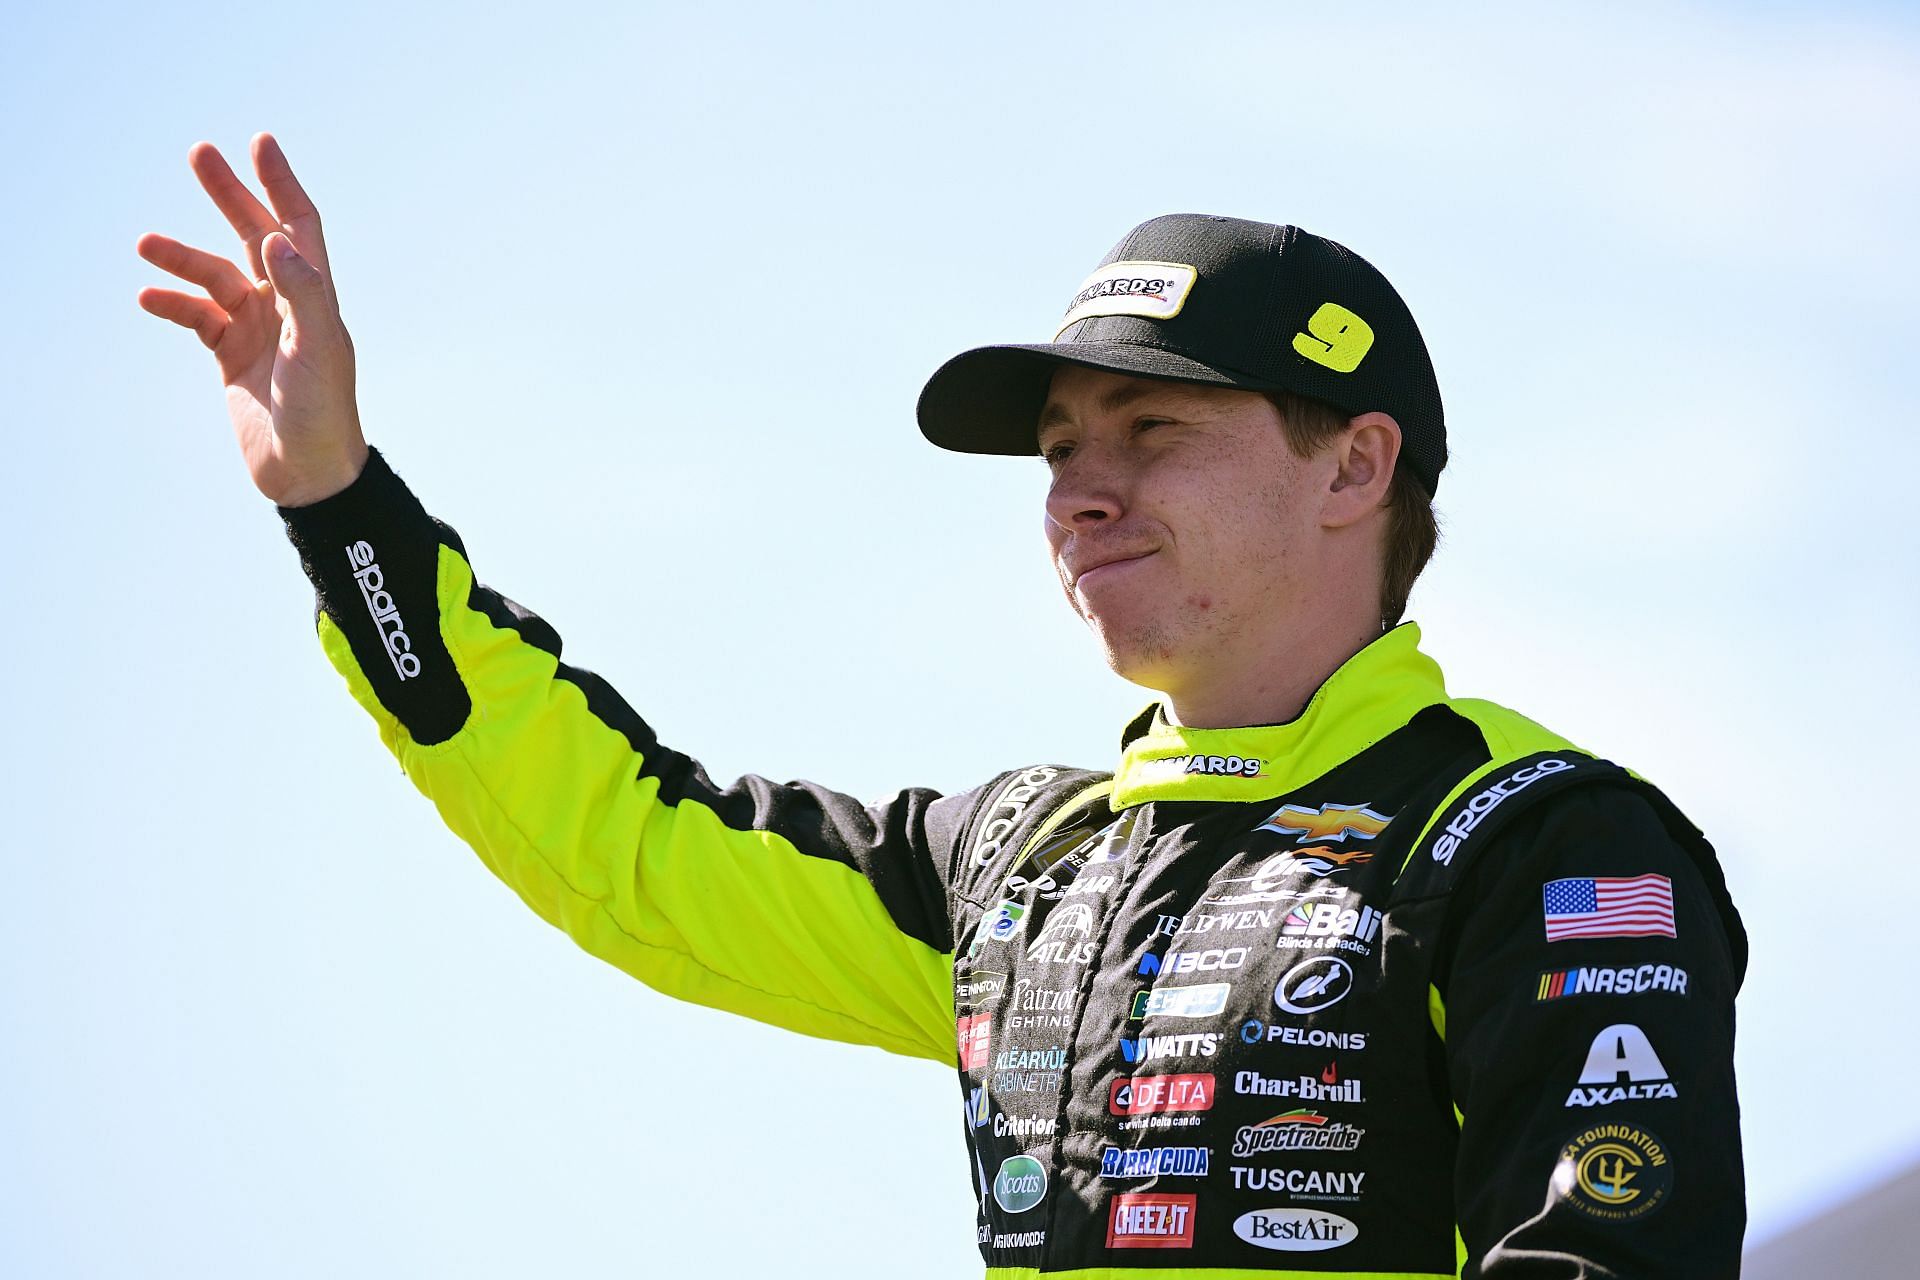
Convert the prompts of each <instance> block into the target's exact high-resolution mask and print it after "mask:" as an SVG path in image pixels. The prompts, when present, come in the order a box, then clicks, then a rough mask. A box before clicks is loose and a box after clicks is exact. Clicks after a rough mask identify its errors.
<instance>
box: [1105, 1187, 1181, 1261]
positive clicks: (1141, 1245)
mask: <svg viewBox="0 0 1920 1280" xmlns="http://www.w3.org/2000/svg"><path fill="white" fill-rule="evenodd" d="M1197 1199H1198V1197H1197V1196H1192V1195H1183V1196H1182V1195H1161V1194H1156V1193H1153V1192H1134V1193H1128V1194H1125V1195H1117V1196H1115V1197H1114V1198H1113V1208H1112V1209H1111V1210H1110V1211H1109V1213H1108V1215H1107V1248H1109V1249H1191V1248H1193V1214H1194V1203H1195V1201H1196V1200H1197Z"/></svg>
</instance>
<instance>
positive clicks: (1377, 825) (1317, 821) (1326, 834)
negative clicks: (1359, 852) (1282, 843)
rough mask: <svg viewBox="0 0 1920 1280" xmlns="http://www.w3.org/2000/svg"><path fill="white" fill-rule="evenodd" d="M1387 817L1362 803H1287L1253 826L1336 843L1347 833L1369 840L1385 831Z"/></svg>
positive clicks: (1301, 839) (1305, 838)
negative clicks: (1305, 805) (1315, 806)
mask: <svg viewBox="0 0 1920 1280" xmlns="http://www.w3.org/2000/svg"><path fill="white" fill-rule="evenodd" d="M1390 821H1392V819H1391V818H1389V817H1388V816H1387V815H1386V814H1383V813H1375V812H1374V811H1373V810H1372V809H1369V808H1368V807H1367V806H1366V805H1363V804H1323V805H1321V806H1320V807H1319V808H1318V809H1306V808H1302V807H1301V806H1300V805H1297V804H1289V805H1282V806H1281V807H1280V808H1278V809H1276V810H1275V811H1274V814H1273V816H1272V817H1270V818H1268V819H1267V820H1266V821H1265V822H1263V823H1261V824H1260V825H1259V826H1258V827H1255V828H1254V830H1256V831H1274V832H1278V833H1279V834H1280V835H1283V836H1294V837H1296V838H1298V839H1299V840H1300V841H1302V842H1305V841H1308V840H1313V841H1332V842H1334V843H1336V844H1338V843H1341V842H1343V841H1345V840H1346V839H1347V837H1349V836H1352V837H1353V838H1354V839H1356V840H1371V839H1373V838H1374V837H1375V836H1377V835H1379V834H1380V833H1381V832H1382V831H1385V830H1386V829H1387V823H1388V822H1390Z"/></svg>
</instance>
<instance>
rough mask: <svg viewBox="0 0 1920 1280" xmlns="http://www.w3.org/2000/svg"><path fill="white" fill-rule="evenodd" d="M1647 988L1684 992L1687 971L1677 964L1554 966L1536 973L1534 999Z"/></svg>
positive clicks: (1623, 993)
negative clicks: (1548, 970) (1577, 967)
mask: <svg viewBox="0 0 1920 1280" xmlns="http://www.w3.org/2000/svg"><path fill="white" fill-rule="evenodd" d="M1649 991H1664V992H1666V993H1667V994H1668V995H1676V996H1684V995H1686V994H1687V971H1686V970H1685V969H1682V968H1681V967H1680V966H1679V965H1677V964H1643V965H1622V966H1620V967H1619V968H1614V969H1605V968H1580V969H1554V970H1552V971H1551V972H1548V973H1543V974H1541V975H1540V985H1539V986H1538V987H1537V988H1536V989H1535V991H1534V997H1533V998H1534V1000H1535V1001H1545V1000H1565V999H1567V998H1568V997H1569V996H1639V995H1645V994H1646V993H1647V992H1649Z"/></svg>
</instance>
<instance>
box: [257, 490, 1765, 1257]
mask: <svg viewBox="0 0 1920 1280" xmlns="http://www.w3.org/2000/svg"><path fill="white" fill-rule="evenodd" d="M282 515H283V517H284V518H285V520H286V523H287V526H288V532H289V535H290V537H291V538H292V540H293V542H294V544H295V545H296V547H297V548H298V550H299V552H300V555H301V559H302V562H303V564H304V566H305V568H306V570H307V572H308V574H309V576H310V577H311V579H312V581H313V582H314V584H315V587H316V589H317V591H318V595H319V609H318V614H317V621H318V628H319V632H320V639H321V642H322V645H323V647H324V649H325V652H326V654H327V657H328V658H329V660H330V661H331V662H332V664H333V666H334V667H335V668H336V669H337V670H338V671H339V672H340V674H341V675H342V676H343V677H345V679H346V681H347V684H348V686H349V688H350V690H351V691H352V694H353V696H354V697H355V698H356V699H357V700H358V701H359V702H360V704H361V705H362V706H363V707H364V708H365V709H366V710H367V712H368V713H369V714H370V715H371V716H372V717H373V719H374V721H375V722H376V724H377V725H378V727H379V732H380V736H381V738H382V740H383V741H384V742H385V743H386V745H387V746H388V748H389V749H390V750H392V751H393V752H394V754H395V755H396V756H397V757H398V758H399V761H400V763H401V765H402V766H403V767H404V769H405V771H406V773H407V775H408V776H409V777H410V778H411V779H412V780H413V782H414V784H415V785H416V786H417V787H418V788H419V789H420V790H421V791H422V792H423V793H425V794H426V795H427V796H428V797H429V798H430V799H431V800H432V801H433V803H434V804H435V805H436V806H437V807H438V809H439V811H440V813H441V815H442V817H443V818H444V819H445V821H446V822H447V824H448V825H449V826H450V827H452V828H453V830H454V831H455V832H457V833H458V834H459V835H460V836H461V837H462V838H463V839H465V840H466V841H467V842H468V843H469V844H470V845H472V847H473V848H474V850H475V851H476V852H477V853H478V854H479V855H480V858H481V860H482V861H483V862H485V863H486V865H487V866H488V868H489V869H490V870H492V871H493V872H494V874H495V875H497V876H498V877H500V879H502V880H503V881H505V882H506V883H507V884H508V885H509V886H510V887H511V888H512V889H513V890H514V891H515V892H516V893H518V894H519V895H520V896H521V897H522V898H523V899H524V900H525V901H526V902H527V904H528V905H529V906H531V907H532V908H533V910H534V911H536V912H537V913H538V914H540V915H541V916H542V917H543V918H545V919H546V920H547V921H549V922H550V923H552V924H554V925H556V926H558V927H559V928H561V929H563V930H565V931H566V932H567V933H568V934H569V935H570V936H571V937H572V938H573V939H574V940H575V941H576V942H577V943H578V944H579V945H580V946H581V947H583V948H585V949H586V950H587V951H589V952H591V953H593V954H594V955H596V956H599V957H600V958H602V959H603V960H606V961H607V962H609V963H611V964H614V965H616V966H618V967H619V968H621V969H623V970H625V971H626V972H628V973H630V974H632V975H633V976H635V977H637V978H639V979H640V980H641V981H643V982H645V983H647V984H648V985H650V986H652V987H654V988H656V989H658V990H660V991H663V992H666V993H667V994H670V995H673V996H677V997H679V998H681V999H685V1000H691V1001H695V1002H698V1003H700V1004H705V1005H710V1006H714V1007H718V1008H723V1009H730V1010H733V1011H735V1012H738V1013H742V1014H745V1015H747V1016H749V1017H753V1018H757V1019H760V1020H762V1021H765V1022H769V1023H773V1024H775V1025H778V1026H782V1027H787V1028H791V1029H793V1030H795V1031H801V1032H805V1033H807V1034H809V1035H814V1036H822V1037H826V1038H829V1039H835V1040H844V1041H850V1042H854V1043H861V1044H871V1045H877V1046H879V1047H881V1048H884V1049H888V1050H891V1051H893V1052H895V1053H901V1054H909V1055H914V1056H919V1057H925V1058H930V1059H933V1060H934V1061H936V1062H941V1063H945V1064H947V1065H948V1066H949V1067H953V1068H956V1069H957V1072H958V1075H959V1082H960V1095H961V1099H962V1101H963V1104H964V1114H965V1118H966V1119H965V1132H966V1138H967V1142H968V1145H969V1148H970V1156H971V1165H972V1169H973V1176H974V1181H975V1184H976V1187H977V1191H978V1198H979V1218H978V1223H977V1232H978V1240H979V1243H980V1247H981V1252H982V1255H983V1257H984V1258H985V1260H986V1263H987V1267H988V1275H989V1276H991V1277H1016V1276H1032V1275H1035V1274H1040V1273H1048V1274H1051V1273H1060V1272H1067V1273H1073V1274H1075V1275H1079V1276H1085V1277H1095V1276H1100V1277H1107V1276H1114V1277H1118V1276H1129V1275H1134V1274H1146V1273H1149V1272H1151V1273H1157V1274H1173V1275H1186V1276H1202V1275H1204V1276H1208V1277H1223V1276H1229V1275H1234V1274H1239V1273H1242V1272H1248V1273H1259V1274H1263V1275H1272V1274H1276V1273H1277V1274H1281V1275H1299V1276H1307V1275H1316V1276H1317V1275H1328V1274H1334V1275H1346V1276H1366V1277H1413V1276H1419V1277H1428V1276H1451V1275H1464V1276H1485V1277H1489V1278H1490V1280H1519V1278H1520V1277H1543V1278H1544V1277H1575V1276H1580V1277H1592V1276H1617V1277H1665V1276H1675V1277H1678V1276H1685V1277H1690V1278H1692V1280H1699V1278H1701V1277H1714V1276H1731V1275H1735V1274H1737V1269H1738V1257H1739V1248H1740V1239H1741V1234H1742V1230H1743V1226H1744V1221H1745V1202H1744V1193H1743V1184H1742V1173H1741V1156H1740V1133H1739V1123H1738V1105H1737V1102H1736V1099H1735V1092H1734V1079H1733V1067H1732V1056H1733V1001H1734V994H1735V991H1736V990H1737V988H1738V986H1739V983H1740V980H1741V977H1742V975H1743V972H1744V969H1745V965H1746V941H1745V935H1744V932H1743V930H1742V928H1741V925H1740V921H1739V917H1738V915H1737V914H1736V912H1735V911H1734V908H1733V905H1732V903H1731V901H1730V900H1729V898H1728V895H1727V891H1726V887H1725V883H1724V879H1723V877H1722V875H1721V873H1720V870H1719V867H1718V864H1717V862H1716V861H1715V857H1714V854H1713V851H1712V849H1711V847H1710V846H1709V845H1708V844H1707V842H1706V841H1705V839H1704V838H1703V837H1702V836H1701V835H1700V833H1699V832H1698V831H1697V830H1696V829H1695V828H1694V827H1693V826H1692V825H1691V824H1690V823H1689V822H1688V821H1687V820H1686V819H1685V818H1684V817H1682V816H1681V815H1680V813H1679V812H1678V811H1677V810H1676V809H1675V808H1674V807H1673V806H1672V805H1671V804H1670V803H1669V802H1668V801H1667V800H1666V799H1665V798H1664V797H1663V796H1662V795H1661V794H1660V793H1659V792H1658V791H1657V790H1655V789H1654V788H1653V787H1652V786H1650V785H1649V784H1647V783H1646V782H1644V781H1643V780H1641V779H1639V778H1638V777H1636V776H1635V775H1633V774H1631V773H1629V772H1628V771H1626V770H1624V769H1621V768H1619V767H1617V766H1615V765H1612V764H1609V763H1607V762H1604V761H1601V760H1598V759H1596V758H1594V757H1593V756H1591V755H1589V754H1587V753H1585V752H1582V751H1580V750H1578V749H1576V748H1574V747H1573V746H1572V745H1571V744H1569V743H1568V742H1566V741H1564V740H1562V739H1561V738H1559V737H1557V736H1555V735H1554V734H1552V733H1550V732H1548V731H1547V730H1545V729H1543V728H1541V727H1540V726H1539V725H1537V724H1534V723H1532V722H1531V721H1529V720H1526V719H1524V718H1522V717H1521V716H1519V715H1516V714H1515V713H1513V712H1511V711H1508V710H1505V709H1503V708H1501V707H1498V706H1494V705H1492V704H1490V703H1485V702H1478V701H1471V700H1465V699H1457V698H1453V697H1450V696H1449V695H1448V693H1447V692H1446V689H1445V687H1444V685H1443V683H1442V680H1441V675H1440V671H1439V669H1438V667H1437V666H1436V665H1435V664H1434V663H1433V662H1432V660H1430V659H1429V658H1428V657H1426V656H1425V655H1424V654H1423V653H1421V652H1420V650H1419V647H1418V641H1419V633H1418V630H1417V629H1416V628H1415V627H1414V626H1413V625H1412V624H1403V625H1402V626H1400V627H1397V628H1395V629H1394V630H1392V631H1390V632H1388V633H1386V634H1385V635H1383V636H1381V637H1380V638H1379V639H1377V640H1376V641H1374V642H1373V643H1372V644H1370V645H1368V646H1367V647H1366V648H1364V649H1363V650H1361V651H1360V652H1359V653H1357V654H1355V655H1354V656H1353V657H1352V658H1351V659H1350V660H1349V661H1348V662H1347V663H1346V664H1345V665H1343V666H1342V667H1341V668H1340V669H1339V670H1338V671H1337V672H1335V673H1334V675H1333V676H1331V677H1330V678H1329V679H1328V680H1327V681H1326V683H1325V684H1324V685H1323V686H1322V687H1321V688H1320V689H1319V691H1318V692H1317V693H1316V694H1315V696H1314V697H1313V699H1312V701H1311V702H1310V703H1309V704H1308V706H1307V707H1306V709H1305V710H1304V711H1303V712H1302V713H1301V715H1300V716H1299V717H1298V718H1296V719H1295V720H1293V721H1292V722H1290V723H1287V724H1283V725H1268V726H1258V727H1251V728H1238V729H1189V728H1181V727H1176V726H1173V725H1169V724H1167V723H1165V721H1164V720H1163V719H1162V718H1161V717H1160V716H1159V715H1158V713H1157V712H1156V711H1149V712H1148V713H1146V714H1144V715H1142V716H1141V717H1140V718H1139V719H1138V720H1136V721H1135V722H1134V724H1133V725H1132V726H1130V727H1129V728H1128V729H1127V731H1126V734H1125V737H1124V741H1123V748H1122V752H1121V755H1120V759H1119V762H1118V764H1117V765H1116V767H1115V768H1114V769H1113V770H1112V771H1110V772H1107V771H1092V770H1084V769H1073V768H1067V767H1064V766H1059V765H1037V766H1031V767H1026V768H1021V769H1015V770H1012V771H1010V772H1008V773H1005V774H1002V775H1001V776H999V777H997V778H995V779H992V780H991V781H989V782H988V783H987V784H986V785H984V786H982V787H979V788H976V789H974V790H972V791H968V792H965V793H963V794H959V795H951V796H941V795H938V794H935V793H933V792H931V791H926V790H908V791H903V792H901V793H900V794H898V795H896V796H894V797H892V798H891V799H889V800H886V801H883V802H881V803H878V804H873V805H864V804H862V803H860V802H858V801H856V800H854V799H851V798H849V797H847V796H845V795H841V794H839V793H836V792H833V791H830V790H827V789H825V788H822V787H818V786H815V785H812V784H810V783H804V782H796V783H784V784H777V783H773V782H770V781H767V780H766V779H763V778H759V777H751V776H750V777H746V778H742V779H740V780H739V781H738V782H736V783H734V784H733V785H732V786H729V787H724V788H722V787H719V786H716V785H715V784H714V783H713V782H712V781H710V780H709V779H708V777H707V775H706V774H705V772H704V771H703V770H702V769H701V768H700V766H699V765H698V764H697V763H695V762H694V761H693V760H691V759H689V758H688V757H687V756H685V755H682V754H680V753H678V752H676V751H674V750H672V749H670V748H668V747H665V746H663V745H661V744H660V743H659V742H658V741H657V740H656V738H655V736H654V734H653V732H652V730H651V729H649V728H648V726H647V724H646V723H645V722H644V721H643V720H642V719H641V718H640V717H639V716H638V715H636V714H635V713H634V711H633V710H632V709H631V708H630V707H628V705H627V704H626V703H625V702H624V701H623V700H622V699H621V698H620V696H619V695H618V694H617V693H615V692H614V690H613V689H612V688H611V687H609V686H608V685H607V684H606V683H605V682H604V681H603V680H601V679H600V678H599V677H597V676H595V675H593V674H591V673H589V672H587V671H583V670H581V669H579V668H576V667H573V666H570V665H568V664H567V663H565V662H563V661H561V656H560V638H559V636H558V635H557V634H556V633H555V632H554V630H553V629H552V628H551V627H550V626H549V625H548V624H547V623H545V622H544V621H542V620H541V619H540V618H538V617H536V616H535V615H533V614H532V613H530V612H528V611H527V610H525V609H523V608H521V607H520V606H518V605H516V604H514V603H513V602H512V601H510V600H507V599H506V598H504V597H502V596H501V595H499V594H497V593H495V592H494V591H491V590H489V589H488V588H486V587H484V586H482V585H480V583H479V582H478V581H477V580H476V579H475V577H474V573H473V569H472V568H471V566H470V564H469V562H468V558H467V554H466V551H465V549H464V547H463V546H462V544H461V542H460V539H459V538H458V536H456V535H455V533H454V532H453V531H452V530H451V529H449V528H448V527H447V526H445V525H444V524H441V523H439V522H437V521H435V520H433V519H432V518H431V517H429V516H428V514H427V513H426V511H425V510H424V509H423V508H422V507H421V505H420V503H419V502H418V501H417V500H416V499H415V498H414V496H413V495H412V493H411V492H410V491H409V490H408V489H407V488H406V486H405V485H404V484H402V482H401V481H400V480H399V479H398V478H397V477H396V476H395V475H394V473H393V472H392V471H391V470H390V469H389V467H388V466H387V464H386V462H385V461H384V460H383V459H382V458H381V457H380V456H379V454H378V453H377V452H376V453H374V454H373V456H372V457H371V458H370V460H369V462H368V465H367V468H366V471H365V473H364V474H363V475H362V476H361V477H360V479H359V480H358V481H356V482H355V483H354V484H353V485H352V486H351V487H349V488H348V489H346V490H345V491H343V492H342V493H340V494H338V495H336V496H335V497H332V498H329V499H327V500H326V501H324V502H321V503H318V504H315V505H314V506H311V507H305V508H300V509H297V510H283V511H282Z"/></svg>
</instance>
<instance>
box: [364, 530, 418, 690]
mask: <svg viewBox="0 0 1920 1280" xmlns="http://www.w3.org/2000/svg"><path fill="white" fill-rule="evenodd" d="M347 563H348V564H350V565H352V566H353V580H354V581H355V582H357V583H359V584H360V599H361V600H362V601H363V602H364V603H365V604H366V606H367V614H368V616H369V617H371V618H372V619H373V629H374V630H375V631H377V632H378V633H379V635H380V645H381V647H382V648H384V649H385V650H386V651H387V661H389V662H391V663H392V664H393V673H394V674H395V675H397V676H399V677H400V678H401V679H402V680H411V679H413V677H415V676H417V675H419V674H420V658H419V655H418V654H416V653H414V652H413V640H412V639H411V638H410V637H409V636H408V635H407V624H406V623H404V622H402V621H401V620H400V606H399V605H397V604H395V603H394V602H393V595H392V593H391V592H389V591H388V590H387V589H386V585H387V579H386V575H385V574H383V573H381V572H380V566H379V565H377V564H375V563H374V561H373V547H372V545H371V544H370V543H367V542H364V541H362V542H356V543H354V544H353V545H352V546H350V547H348V548H347ZM389 628H391V629H389Z"/></svg>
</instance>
